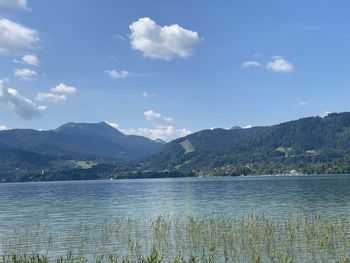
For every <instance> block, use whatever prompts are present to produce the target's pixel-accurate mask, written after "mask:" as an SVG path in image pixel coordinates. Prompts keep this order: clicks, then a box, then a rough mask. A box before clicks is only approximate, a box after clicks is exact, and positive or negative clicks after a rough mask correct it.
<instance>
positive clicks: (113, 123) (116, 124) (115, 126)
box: [105, 121, 119, 129]
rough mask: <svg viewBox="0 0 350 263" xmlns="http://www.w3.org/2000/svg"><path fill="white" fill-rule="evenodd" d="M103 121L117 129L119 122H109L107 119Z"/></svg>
mask: <svg viewBox="0 0 350 263" xmlns="http://www.w3.org/2000/svg"><path fill="white" fill-rule="evenodd" d="M105 123H107V124H108V125H109V126H111V127H113V128H114V129H118V128H119V124H118V123H115V122H109V121H105Z"/></svg>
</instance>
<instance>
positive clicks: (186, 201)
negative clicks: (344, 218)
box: [0, 175, 350, 237]
mask: <svg viewBox="0 0 350 263" xmlns="http://www.w3.org/2000/svg"><path fill="white" fill-rule="evenodd" d="M349 193H350V175H349V176H348V175H338V176H334V175H332V176H288V177H286V176H284V177H282V176H280V177H279V176H260V177H230V178H223V177H222V178H219V177H218V178H178V179H144V180H143V179H140V180H115V181H73V182H45V183H13V184H0V235H1V237H6V235H7V234H9V233H11V232H13V231H14V230H15V229H22V230H23V229H31V228H33V226H34V225H37V224H39V223H40V224H41V225H45V226H47V228H48V229H49V230H50V231H53V232H55V231H56V232H59V231H67V229H68V230H69V229H70V228H73V227H74V226H76V225H77V224H79V223H81V222H83V223H93V224H100V223H101V224H102V223H103V222H105V220H106V219H108V218H114V217H119V216H136V217H143V218H147V217H150V218H152V217H155V216H157V215H165V214H166V215H170V216H174V215H175V216H184V215H193V214H194V215H203V214H204V215H211V214H223V215H237V216H242V215H245V214H249V213H257V214H265V215H266V216H270V217H275V218H284V217H288V216H289V215H291V214H293V215H295V214H306V215H310V214H317V213H322V214H325V215H328V216H334V215H348V214H349V213H350V194H349Z"/></svg>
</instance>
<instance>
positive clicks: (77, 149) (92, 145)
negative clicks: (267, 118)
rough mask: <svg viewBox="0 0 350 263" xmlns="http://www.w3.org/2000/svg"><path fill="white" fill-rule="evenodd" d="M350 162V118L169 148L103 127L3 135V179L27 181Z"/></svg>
mask: <svg viewBox="0 0 350 263" xmlns="http://www.w3.org/2000/svg"><path fill="white" fill-rule="evenodd" d="M348 156H350V113H348V112H345V113H332V114H329V115H327V116H326V117H309V118H303V119H299V120H295V121H289V122H285V123H281V124H277V125H272V126H262V127H252V128H247V129H243V128H240V127H238V126H235V127H234V128H232V129H208V130H203V131H199V132H197V133H194V134H191V135H188V136H186V137H183V138H179V139H176V140H174V141H171V142H169V143H166V144H165V143H164V142H163V141H161V140H156V141H153V140H150V139H148V138H145V137H141V136H132V135H124V134H123V133H121V132H120V131H118V130H116V129H114V128H113V127H111V126H109V125H108V124H107V123H104V122H101V123H96V124H87V123H67V124H65V125H63V126H61V127H59V128H57V129H54V130H50V131H36V130H7V131H1V132H0V163H1V164H0V171H1V173H20V172H22V173H23V174H24V175H25V173H26V172H28V169H29V170H30V171H31V172H32V173H35V172H39V171H41V172H42V171H43V169H44V170H45V171H47V172H51V171H56V172H67V171H72V170H73V171H79V172H80V173H85V172H87V173H88V172H89V171H90V173H92V171H93V172H94V173H99V172H100V171H102V172H107V171H105V170H104V169H105V168H103V167H108V173H116V174H117V173H120V172H123V173H126V172H129V173H130V174H131V175H132V174H135V173H137V174H139V175H140V173H141V174H142V173H145V171H147V172H150V171H152V172H164V171H171V172H172V173H174V172H175V173H176V171H178V172H179V173H187V174H202V173H204V174H205V173H209V174H211V173H214V172H213V171H218V172H217V173H223V172H225V173H227V171H229V173H231V174H232V175H234V174H236V173H248V174H249V173H257V172H259V173H273V172H279V171H282V170H283V171H284V170H286V169H292V168H295V169H303V171H304V172H305V171H308V170H307V169H311V168H310V167H312V169H311V170H310V172H315V171H317V170H315V169H316V168H315V167H318V168H317V169H321V168H319V167H325V166H327V165H328V166H327V167H331V166H332V165H333V166H334V163H336V162H342V167H343V168H342V169H343V170H344V169H345V168H344V165H345V164H346V165H347V158H348ZM103 164H106V166H103ZM107 164H108V165H107ZM322 165H323V166H322ZM333 166H332V167H333ZM327 167H326V168H327ZM238 168H239V170H237V169H238ZM326 168H324V169H326ZM343 170H342V171H343ZM345 170H346V169H345ZM345 170H344V171H345ZM320 171H323V170H320ZM325 171H327V170H325Z"/></svg>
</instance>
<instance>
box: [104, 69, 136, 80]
mask: <svg viewBox="0 0 350 263" xmlns="http://www.w3.org/2000/svg"><path fill="white" fill-rule="evenodd" d="M105 72H106V74H108V75H109V76H110V77H111V78H114V79H125V78H127V77H129V75H130V73H129V72H128V71H126V70H122V71H116V70H115V69H111V70H106V71H105Z"/></svg>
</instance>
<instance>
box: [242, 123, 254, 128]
mask: <svg viewBox="0 0 350 263" xmlns="http://www.w3.org/2000/svg"><path fill="white" fill-rule="evenodd" d="M250 128H253V125H251V124H248V125H246V126H244V127H243V129H250Z"/></svg>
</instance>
